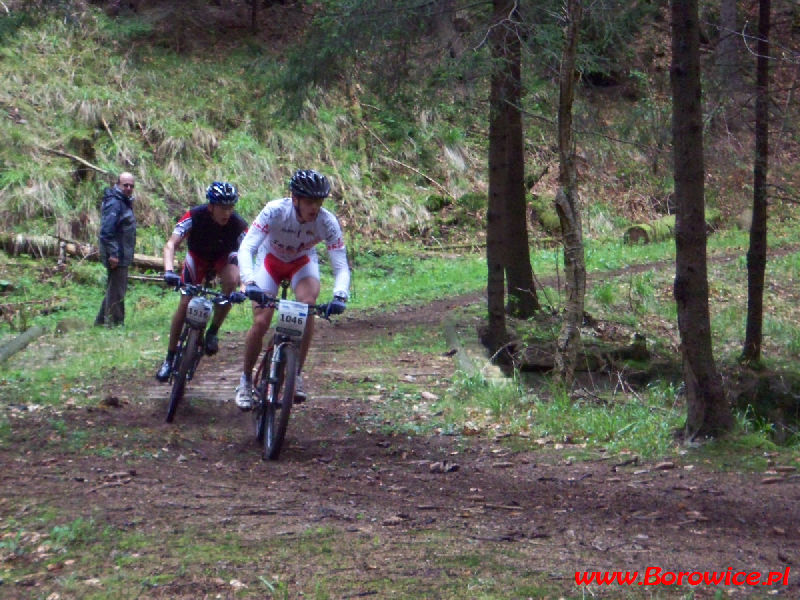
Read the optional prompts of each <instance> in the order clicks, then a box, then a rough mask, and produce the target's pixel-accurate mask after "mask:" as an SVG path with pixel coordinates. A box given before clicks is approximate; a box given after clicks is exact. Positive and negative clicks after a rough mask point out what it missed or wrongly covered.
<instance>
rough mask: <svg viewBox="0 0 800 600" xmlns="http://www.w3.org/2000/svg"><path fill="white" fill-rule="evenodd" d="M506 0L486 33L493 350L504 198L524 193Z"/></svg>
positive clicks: (498, 320) (498, 322) (501, 326)
mask: <svg viewBox="0 0 800 600" xmlns="http://www.w3.org/2000/svg"><path fill="white" fill-rule="evenodd" d="M514 6H515V5H514V3H513V2H511V1H509V0H494V1H493V7H494V15H493V19H492V23H493V25H492V28H491V30H490V32H489V46H490V48H491V53H492V59H493V69H492V75H491V88H490V92H489V206H488V210H487V213H486V263H487V268H488V271H489V273H488V290H487V292H488V303H489V330H488V331H487V334H486V336H485V340H484V341H485V343H486V344H487V346H489V348H490V350H491V351H492V352H494V351H496V350H498V349H499V348H500V347H501V346H502V345H503V344H505V343H506V341H507V339H508V333H507V330H506V319H505V307H504V306H503V300H504V297H505V290H504V286H503V282H504V277H505V273H506V266H507V265H508V262H509V260H508V258H509V241H510V240H509V238H510V235H509V233H508V231H507V230H506V227H507V226H508V223H509V219H508V198H509V196H511V195H513V194H514V193H516V192H515V190H516V188H517V186H518V185H519V187H520V189H521V190H522V192H523V195H524V188H523V187H522V186H523V185H524V182H523V180H522V178H521V177H520V178H519V181H516V180H515V177H516V175H517V174H518V172H519V167H518V163H519V161H521V160H522V156H521V155H519V156H517V155H515V154H514V152H515V150H518V147H517V145H516V144H515V137H514V136H515V135H516V133H517V132H516V131H515V130H514V127H513V126H512V124H511V123H510V121H509V116H508V110H509V105H508V99H509V93H510V90H509V86H510V82H509V78H510V74H509V57H508V43H509V37H510V35H509V31H510V30H509V25H508V23H507V21H508V17H509V15H510V14H511V11H512V10H513V8H514Z"/></svg>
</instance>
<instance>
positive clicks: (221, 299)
mask: <svg viewBox="0 0 800 600" xmlns="http://www.w3.org/2000/svg"><path fill="white" fill-rule="evenodd" d="M175 291H177V292H180V293H181V294H182V295H184V296H204V297H205V298H208V299H209V300H211V302H213V303H214V304H240V303H242V302H244V301H245V300H247V297H246V296H245V295H244V294H242V293H241V292H238V291H236V292H231V293H230V294H223V293H222V292H219V291H217V290H212V289H211V288H207V287H203V286H202V285H200V284H195V283H181V284H180V285H179V286H176V287H175Z"/></svg>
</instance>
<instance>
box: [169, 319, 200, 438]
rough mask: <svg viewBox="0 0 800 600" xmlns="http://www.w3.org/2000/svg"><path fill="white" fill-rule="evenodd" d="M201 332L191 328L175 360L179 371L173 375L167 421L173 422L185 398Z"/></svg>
mask: <svg viewBox="0 0 800 600" xmlns="http://www.w3.org/2000/svg"><path fill="white" fill-rule="evenodd" d="M199 335H200V332H199V331H198V330H197V329H190V330H189V334H188V335H187V336H186V342H185V343H184V344H183V348H182V349H179V353H178V356H177V358H176V359H175V362H176V363H177V365H178V371H177V372H176V373H174V374H173V375H172V391H171V392H170V394H169V408H167V419H166V420H167V423H172V419H174V418H175V411H176V410H178V404H180V403H181V400H183V392H184V389H185V388H186V376H187V374H188V373H189V371H190V370H191V369H192V365H193V364H194V361H195V354H196V353H197V339H198V336H199Z"/></svg>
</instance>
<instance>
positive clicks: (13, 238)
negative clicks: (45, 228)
mask: <svg viewBox="0 0 800 600" xmlns="http://www.w3.org/2000/svg"><path fill="white" fill-rule="evenodd" d="M62 243H63V249H64V251H65V252H66V253H67V254H68V255H70V256H77V257H78V258H82V259H86V260H95V261H96V260H100V252H99V251H98V249H97V247H96V246H92V245H91V244H81V243H79V242H72V241H65V240H63V239H60V238H57V237H54V236H49V235H22V234H18V233H3V232H0V248H2V249H3V250H5V251H6V252H8V253H9V254H11V255H13V256H17V255H19V254H30V255H31V256H35V257H38V258H42V257H45V256H58V255H59V253H60V251H61V247H62V246H61V244H62ZM133 264H134V266H137V267H141V268H144V269H156V270H161V269H163V268H164V259H163V258H162V257H160V256H150V255H147V254H139V253H136V254H134V255H133Z"/></svg>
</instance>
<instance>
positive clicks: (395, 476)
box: [0, 301, 800, 598]
mask: <svg viewBox="0 0 800 600" xmlns="http://www.w3.org/2000/svg"><path fill="white" fill-rule="evenodd" d="M459 302H460V301H459ZM453 306H454V301H447V302H444V301H443V302H438V303H433V304H431V305H428V306H425V307H415V308H412V307H409V308H404V309H400V310H398V311H396V312H395V313H393V314H376V315H373V316H354V315H353V314H352V313H351V314H347V315H344V318H342V319H340V321H339V322H338V323H337V324H335V325H330V324H328V323H321V324H320V326H319V327H318V335H317V338H316V340H315V345H314V348H313V350H312V355H311V357H310V359H309V372H308V376H307V388H308V391H309V393H310V396H311V400H310V401H309V402H307V403H305V404H303V405H301V406H299V407H297V409H296V411H295V412H294V413H293V416H292V421H291V423H290V430H289V433H288V434H287V446H286V447H285V450H284V453H283V454H282V456H281V460H280V461H278V462H264V461H261V460H260V458H259V455H258V449H257V448H256V446H255V445H254V442H253V439H252V435H251V423H250V418H249V416H248V415H247V414H242V413H240V412H238V411H237V409H236V408H235V406H234V405H233V403H232V401H231V400H232V397H233V388H234V386H235V385H236V382H237V379H238V373H239V358H240V356H241V349H242V343H243V341H242V336H241V335H240V334H236V335H224V336H223V337H222V338H221V345H222V346H223V348H224V349H225V352H223V353H221V354H220V355H218V356H216V357H213V358H207V359H204V361H203V363H202V365H201V369H200V371H199V373H198V374H197V376H196V379H195V381H193V382H192V383H191V384H190V386H189V388H188V390H187V400H188V402H187V403H186V405H185V406H182V407H181V409H180V410H179V412H178V414H177V416H176V419H175V423H174V424H172V425H168V424H166V423H164V422H163V417H164V413H165V410H166V398H167V396H168V388H167V386H165V385H162V384H158V383H157V382H155V380H154V379H153V378H152V374H143V375H142V376H141V378H140V379H138V380H135V381H124V382H117V383H116V384H115V385H114V386H113V387H110V388H109V389H108V392H107V394H108V395H110V396H113V397H116V398H119V399H120V400H121V402H120V405H119V406H105V405H102V406H100V407H96V408H92V409H86V408H74V409H71V410H65V411H63V413H62V414H61V416H60V418H61V419H62V420H63V421H64V422H65V424H66V425H65V428H64V430H65V431H67V432H69V431H75V430H84V431H87V432H88V433H87V437H86V438H85V439H82V440H81V443H80V445H79V447H75V448H74V449H73V450H72V451H70V450H66V451H65V450H64V448H65V447H69V446H68V443H67V441H65V436H68V434H64V433H63V432H58V431H55V430H54V429H53V428H52V426H51V425H48V423H49V422H50V421H49V420H51V419H52V415H50V416H43V415H42V414H41V413H32V414H14V415H12V416H11V423H12V431H13V432H12V439H13V443H12V444H10V445H9V446H8V447H5V448H2V449H0V463H2V464H3V465H5V466H6V468H3V469H2V470H1V471H0V493H1V494H2V497H1V498H0V512H3V513H5V514H11V515H13V514H15V513H17V512H18V511H22V510H30V509H31V507H35V506H36V505H46V506H50V507H57V508H58V510H59V511H61V512H62V513H63V515H64V517H65V520H68V519H69V517H72V518H75V517H77V516H80V515H86V514H87V512H90V513H91V514H92V515H93V516H94V518H95V519H96V520H99V521H100V522H106V523H108V524H111V525H114V526H117V527H122V528H128V529H137V528H142V530H143V531H153V530H154V529H158V528H161V529H162V530H169V531H175V530H176V529H177V530H181V528H190V527H194V526H197V525H198V524H200V525H202V524H203V523H204V522H205V523H207V526H208V527H210V528H214V529H215V530H219V529H222V530H225V531H230V532H232V533H234V532H235V533H237V535H243V534H242V532H246V535H247V536H267V535H274V534H275V532H276V530H280V531H283V532H289V533H287V534H291V533H292V532H294V533H297V532H302V531H304V530H305V529H306V528H308V527H312V526H314V525H319V524H327V525H331V526H334V527H337V528H338V527H341V528H342V531H343V533H342V535H349V533H347V532H350V533H352V534H353V535H356V534H359V535H361V534H365V533H370V532H374V533H379V534H380V536H381V537H382V538H384V539H391V540H393V541H394V543H393V544H392V545H391V552H388V551H387V552H385V553H382V552H378V551H376V552H375V553H374V555H372V556H370V557H369V561H371V563H370V567H369V571H370V573H367V574H365V575H364V578H365V583H364V586H365V587H364V589H365V590H367V591H368V590H369V585H368V583H367V581H368V579H369V577H372V576H374V573H373V571H374V570H375V569H378V570H379V572H381V573H387V574H388V575H387V576H391V574H392V573H393V572H397V570H398V569H400V568H401V567H400V565H405V567H404V568H405V569H412V570H413V569H419V570H420V572H422V571H423V570H424V564H425V557H424V556H418V555H417V554H416V552H419V547H418V546H417V545H415V544H413V543H407V542H410V541H411V540H413V539H414V534H415V532H416V533H418V532H419V531H426V530H430V531H440V532H446V533H447V535H448V536H450V537H451V539H453V540H455V543H457V544H460V543H463V544H474V543H486V544H492V543H496V544H502V545H504V547H505V546H507V545H509V544H512V545H515V546H516V548H517V549H518V553H519V556H520V559H519V560H521V561H523V562H524V563H525V568H527V569H530V570H532V571H537V572H542V573H546V574H548V577H550V578H551V579H552V580H553V581H560V582H562V583H563V588H564V590H566V591H567V592H568V593H570V594H575V595H579V594H580V593H581V589H578V588H576V587H575V585H574V579H573V577H574V572H575V571H576V570H581V571H583V570H605V569H610V570H628V569H639V570H640V571H644V570H645V569H646V568H647V567H650V566H658V567H660V568H662V569H665V570H669V571H691V572H694V571H725V570H726V569H728V568H732V569H735V570H744V571H761V572H768V571H783V570H784V569H786V568H787V567H790V568H791V573H790V584H789V586H783V585H778V586H776V587H774V590H773V591H774V592H776V593H777V595H778V596H779V597H786V598H798V597H800V577H798V574H797V573H796V572H795V569H796V568H797V566H798V565H797V560H798V556H800V525H798V520H797V516H798V506H800V478H798V476H797V475H793V474H789V475H788V476H786V477H783V478H782V479H781V480H780V481H778V482H776V483H772V484H768V483H764V478H765V476H764V475H763V474H739V473H725V472H710V471H709V470H708V469H707V468H706V467H705V466H704V465H703V464H694V463H691V462H689V461H687V462H686V463H678V464H674V465H673V464H660V465H659V464H645V463H638V462H633V463H630V464H623V463H624V461H622V460H621V459H619V458H618V457H617V458H611V457H609V458H608V459H605V460H603V459H600V460H597V461H593V462H574V461H572V460H571V459H570V458H569V457H570V453H571V450H570V448H569V446H567V447H564V448H559V449H556V448H555V447H554V446H553V445H552V444H551V445H545V446H541V445H537V444H535V443H531V450H529V451H525V452H512V451H511V450H509V449H508V447H507V446H506V445H504V443H503V442H504V440H497V441H491V440H486V439H476V438H466V439H464V438H461V437H456V436H432V437H426V436H413V437H412V436H387V435H384V434H382V433H380V423H378V422H376V420H375V419H374V418H373V417H374V411H373V408H372V406H371V403H372V402H373V400H371V399H370V397H363V396H360V395H356V394H351V393H350V392H349V391H348V389H349V388H348V385H347V384H348V382H351V383H352V382H363V381H365V380H367V381H370V380H375V379H377V374H378V373H384V374H391V375H392V376H393V377H395V378H397V380H403V381H404V382H405V383H409V384H412V385H418V386H419V390H420V391H423V390H428V391H432V392H437V391H439V390H440V389H441V388H442V387H444V386H446V385H447V384H448V381H449V378H450V376H451V375H452V374H453V371H454V369H455V361H454V360H453V358H451V357H444V356H443V357H431V356H425V355H420V354H415V353H411V352H409V353H407V354H406V355H405V356H403V357H402V359H401V360H388V359H387V358H385V357H382V356H376V355H374V354H368V353H364V352H363V351H360V350H359V348H360V342H363V341H368V340H372V339H374V338H375V337H377V336H382V335H394V334H395V333H399V332H401V331H402V330H403V329H405V328H407V327H409V326H410V325H412V324H427V325H430V326H431V327H440V326H441V319H442V316H443V314H445V313H446V312H447V311H448V310H449V308H452V307H453ZM156 366H157V365H153V370H155V368H156ZM214 373H217V375H216V376H214V375H213V374H214ZM383 393H387V390H378V389H376V390H375V396H376V397H379V396H380V395H381V394H383ZM112 404H113V402H112ZM370 423H374V426H370ZM45 436H46V439H45ZM53 448H58V449H59V453H58V454H53V452H52V449H53ZM450 465H456V467H457V468H452V467H450ZM441 467H443V468H441ZM365 560H367V559H366V558H365ZM296 569H297V573H296V577H298V578H301V577H303V569H304V566H303V565H297V567H296ZM59 576H63V574H61V575H59ZM246 576H247V575H246V574H243V577H246ZM250 576H251V577H253V576H254V575H253V574H252V573H251V574H250ZM358 576H359V575H358V574H356V575H354V577H358ZM55 577H56V575H55V574H51V575H48V574H47V573H43V574H40V578H41V581H40V582H39V583H38V585H43V586H45V587H46V586H47V584H48V582H50V583H52V582H53V580H54V578H55ZM204 585H206V586H207V589H206V590H205V591H207V592H208V593H212V592H213V590H214V589H215V588H214V585H212V584H211V583H206V584H204ZM4 589H5V590H9V589H10V590H12V591H13V592H15V593H16V592H17V591H19V588H18V587H11V586H9V585H2V586H0V596H3V595H4V593H5V592H4ZM687 589H688V588H685V587H684V588H682V589H681V593H687ZM753 590H754V588H752V587H749V588H748V587H743V586H736V587H735V597H741V596H747V595H753V594H755V592H754V591H753ZM662 591H663V590H662ZM756 591H758V592H759V593H763V592H761V590H756ZM595 592H596V593H600V595H602V593H603V590H598V589H595ZM616 593H617V594H618V593H619V588H617V592H616ZM665 593H667V596H662V597H678V596H677V595H676V596H671V595H669V594H671V592H669V590H667V592H665ZM713 593H714V589H713V588H710V587H703V586H701V587H699V588H697V589H696V591H695V594H696V597H697V598H711V597H713ZM197 594H198V590H197V589H194V590H192V591H191V592H189V591H186V590H179V589H177V588H175V589H172V590H171V591H170V590H169V588H167V589H166V591H164V595H162V596H159V597H171V598H178V597H181V598H183V597H186V598H189V597H201V596H199V595H197ZM4 597H8V596H4ZM10 597H16V596H14V594H13V593H12V595H11V596H10ZM19 597H25V596H24V595H20V596H19ZM211 597H213V595H212V596H211ZM254 597H255V596H254ZM606 597H614V595H613V594H612V595H611V596H606Z"/></svg>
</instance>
